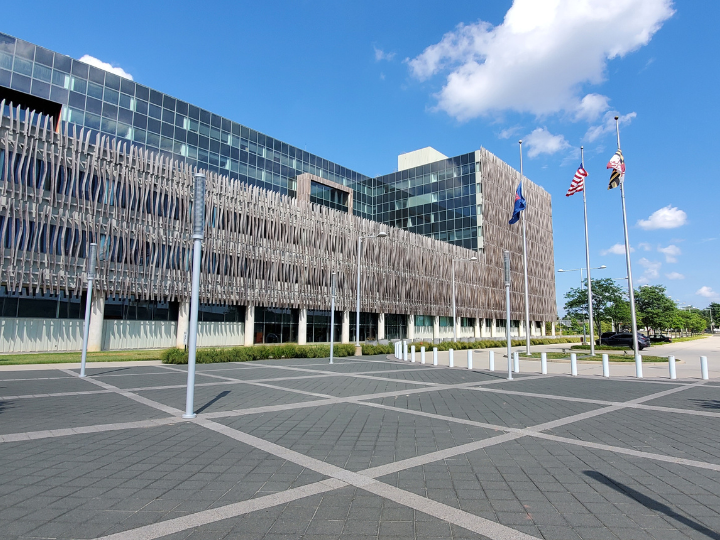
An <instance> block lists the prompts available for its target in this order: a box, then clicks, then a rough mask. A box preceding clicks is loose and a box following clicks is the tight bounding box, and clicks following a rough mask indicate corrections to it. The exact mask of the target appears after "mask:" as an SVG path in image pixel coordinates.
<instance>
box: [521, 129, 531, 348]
mask: <svg viewBox="0 0 720 540" xmlns="http://www.w3.org/2000/svg"><path fill="white" fill-rule="evenodd" d="M523 179H524V176H523V161H522V140H521V141H520V193H522V196H523V198H524V199H525V210H523V211H522V212H521V213H520V218H521V219H522V234H523V273H524V276H525V354H526V355H527V356H530V303H529V301H528V274H527V239H526V237H525V212H526V211H527V197H525V184H524V182H523Z"/></svg>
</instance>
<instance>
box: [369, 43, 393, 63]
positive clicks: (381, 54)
mask: <svg viewBox="0 0 720 540" xmlns="http://www.w3.org/2000/svg"><path fill="white" fill-rule="evenodd" d="M373 49H375V61H376V62H380V61H381V60H388V61H390V60H392V59H393V58H395V53H394V52H390V53H387V52H385V51H383V50H382V49H378V48H377V47H375V46H373Z"/></svg>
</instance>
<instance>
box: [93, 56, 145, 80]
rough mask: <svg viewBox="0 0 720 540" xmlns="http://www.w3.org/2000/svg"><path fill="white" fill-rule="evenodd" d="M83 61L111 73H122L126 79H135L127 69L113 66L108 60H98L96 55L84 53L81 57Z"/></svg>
mask: <svg viewBox="0 0 720 540" xmlns="http://www.w3.org/2000/svg"><path fill="white" fill-rule="evenodd" d="M80 61H81V62H85V63H86V64H89V65H91V66H95V67H96V68H100V69H104V70H105V71H109V72H110V73H114V74H115V75H120V76H121V77H124V78H126V79H130V80H131V81H132V80H133V78H132V75H130V74H129V73H128V72H127V71H125V70H124V69H123V68H121V67H116V66H113V65H112V64H108V63H107V62H103V61H102V60H98V59H97V58H95V57H94V56H90V55H89V54H86V55H83V56H82V57H81V58H80Z"/></svg>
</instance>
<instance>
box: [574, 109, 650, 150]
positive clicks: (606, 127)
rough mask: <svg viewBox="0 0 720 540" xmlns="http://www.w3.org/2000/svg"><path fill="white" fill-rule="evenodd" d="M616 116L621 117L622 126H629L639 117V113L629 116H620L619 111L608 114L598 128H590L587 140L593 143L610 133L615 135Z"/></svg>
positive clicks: (586, 135)
mask: <svg viewBox="0 0 720 540" xmlns="http://www.w3.org/2000/svg"><path fill="white" fill-rule="evenodd" d="M616 116H619V117H620V118H618V121H619V122H620V124H621V125H627V124H629V123H630V122H631V121H632V119H633V118H635V117H637V113H634V112H631V113H628V114H620V113H618V112H617V111H608V112H606V113H605V116H603V120H602V122H601V123H600V124H598V125H596V126H590V128H588V130H587V132H586V133H585V140H587V141H589V142H593V141H595V140H597V139H599V138H600V137H602V136H603V135H607V134H608V133H615V130H616V127H615V117H616Z"/></svg>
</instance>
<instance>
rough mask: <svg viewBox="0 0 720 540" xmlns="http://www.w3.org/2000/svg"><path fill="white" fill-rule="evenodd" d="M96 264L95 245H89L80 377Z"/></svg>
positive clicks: (85, 352)
mask: <svg viewBox="0 0 720 540" xmlns="http://www.w3.org/2000/svg"><path fill="white" fill-rule="evenodd" d="M96 262H97V244H95V243H92V244H90V250H89V252H88V258H87V280H88V284H87V300H86V301H85V326H84V327H83V344H82V357H81V359H80V376H81V377H84V376H85V361H86V360H87V347H88V338H89V336H90V312H91V311H92V291H93V281H95V264H96Z"/></svg>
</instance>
